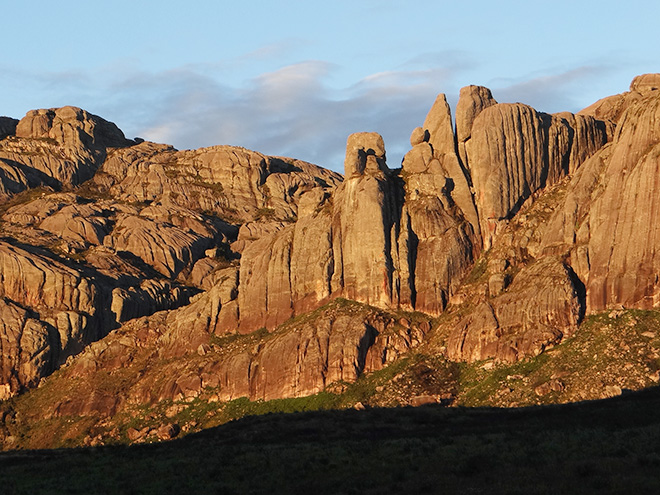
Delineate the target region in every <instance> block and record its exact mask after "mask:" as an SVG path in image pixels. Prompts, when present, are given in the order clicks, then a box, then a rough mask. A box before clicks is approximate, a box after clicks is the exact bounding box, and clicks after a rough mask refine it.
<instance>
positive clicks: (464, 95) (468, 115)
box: [456, 86, 497, 169]
mask: <svg viewBox="0 0 660 495" xmlns="http://www.w3.org/2000/svg"><path fill="white" fill-rule="evenodd" d="M496 104H497V101H495V98H493V95H492V93H491V92H490V89H488V88H484V87H483V86H465V87H463V88H461V91H460V95H459V97H458V103H457V105H456V147H457V148H458V154H459V156H460V158H461V162H462V163H463V166H464V167H465V168H466V169H469V165H470V164H469V163H468V157H467V152H466V151H465V143H466V142H467V141H468V139H470V137H471V136H472V124H474V119H476V118H477V116H478V115H479V114H480V113H481V112H482V111H483V110H484V109H486V108H488V107H490V106H493V105H496Z"/></svg>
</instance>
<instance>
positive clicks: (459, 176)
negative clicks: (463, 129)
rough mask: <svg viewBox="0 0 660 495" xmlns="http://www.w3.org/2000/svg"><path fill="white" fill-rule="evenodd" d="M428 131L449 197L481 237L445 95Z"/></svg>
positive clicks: (426, 123)
mask: <svg viewBox="0 0 660 495" xmlns="http://www.w3.org/2000/svg"><path fill="white" fill-rule="evenodd" d="M457 123H458V116H457ZM424 129H427V130H428V132H429V140H428V141H429V144H430V145H431V148H432V152H433V158H435V159H436V160H437V161H438V162H439V163H440V166H441V167H442V170H443V171H444V175H445V177H446V178H447V182H446V186H445V188H446V191H447V193H448V194H449V196H450V197H451V198H452V200H453V201H454V203H456V205H457V206H458V208H459V209H460V210H461V212H462V213H463V216H464V217H465V218H466V219H467V221H468V222H470V224H471V225H472V228H473V230H474V231H475V232H477V233H478V232H479V222H478V217H477V211H476V209H475V203H474V199H473V197H472V191H471V188H470V184H471V182H470V176H469V173H468V172H467V170H466V168H464V162H463V163H461V160H460V159H459V157H458V154H457V148H456V145H457V143H456V138H455V135H454V130H453V127H452V119H451V110H450V109H449V104H448V103H447V99H446V97H445V95H444V94H440V95H438V97H437V98H436V100H435V103H434V104H433V106H432V107H431V110H429V113H428V114H427V115H426V119H425V120H424ZM413 150H414V148H413ZM432 173H435V172H432ZM409 187H410V186H409Z"/></svg>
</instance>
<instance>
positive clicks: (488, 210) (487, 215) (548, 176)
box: [466, 103, 607, 248]
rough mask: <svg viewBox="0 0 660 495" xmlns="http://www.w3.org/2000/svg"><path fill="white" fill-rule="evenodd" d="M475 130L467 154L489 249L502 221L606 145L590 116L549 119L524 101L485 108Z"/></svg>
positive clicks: (603, 134) (604, 135) (600, 128)
mask: <svg viewBox="0 0 660 495" xmlns="http://www.w3.org/2000/svg"><path fill="white" fill-rule="evenodd" d="M471 132H472V135H471V138H470V139H469V140H468V141H467V142H466V152H467V160H468V163H469V164H470V173H471V175H472V183H473V186H474V191H475V203H476V205H477V210H478V212H479V220H480V225H481V234H482V237H483V243H484V247H485V248H488V247H490V246H491V244H492V241H493V237H494V235H495V234H496V231H497V226H498V223H499V222H500V221H501V220H504V219H507V218H510V217H511V216H512V215H514V214H515V213H516V212H517V211H518V210H519V209H520V207H521V205H522V204H523V203H524V202H525V201H526V200H527V199H528V198H529V197H530V196H531V195H532V194H533V193H534V192H536V191H538V190H539V189H541V188H542V187H545V186H546V185H550V184H553V183H555V182H556V181H557V180H559V179H560V178H561V177H564V176H565V175H567V174H568V173H570V172H572V171H574V170H575V169H576V168H577V167H578V165H579V164H580V163H581V162H582V161H583V160H584V159H586V158H587V157H588V156H590V155H591V154H593V153H594V152H595V151H596V150H597V149H599V148H600V147H601V146H602V145H603V144H605V142H606V141H607V128H606V126H605V124H603V123H602V122H599V121H596V120H595V119H593V118H591V117H583V116H573V115H570V114H560V115H558V116H550V115H547V114H540V113H538V112H536V111H535V110H534V109H532V108H531V107H529V106H527V105H522V104H519V103H516V104H497V105H493V106H490V107H488V108H486V109H485V110H483V111H482V112H481V113H480V114H479V115H478V116H477V117H476V119H475V120H474V124H473V126H472V131H471Z"/></svg>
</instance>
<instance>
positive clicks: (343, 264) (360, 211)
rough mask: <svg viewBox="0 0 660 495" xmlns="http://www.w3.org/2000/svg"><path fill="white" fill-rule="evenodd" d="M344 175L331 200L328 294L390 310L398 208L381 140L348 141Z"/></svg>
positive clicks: (355, 137)
mask: <svg viewBox="0 0 660 495" xmlns="http://www.w3.org/2000/svg"><path fill="white" fill-rule="evenodd" d="M344 169H345V176H346V180H345V181H344V183H343V184H342V185H341V187H340V189H339V190H338V191H337V193H336V195H335V199H334V210H333V224H332V227H333V228H332V236H333V239H332V246H333V259H334V269H333V272H332V281H331V284H332V285H331V289H332V292H333V293H338V294H342V295H343V296H344V297H346V298H348V299H353V300H356V301H360V302H364V303H367V304H371V305H374V306H377V307H381V308H387V307H390V306H391V305H392V304H393V303H394V305H396V303H397V302H396V296H397V295H396V293H395V290H394V285H393V269H392V268H393V247H392V246H393V242H392V241H393V239H396V227H397V222H398V204H397V197H396V194H397V192H396V190H395V189H394V184H393V182H392V180H391V178H390V171H389V169H388V168H387V165H386V163H385V145H384V144H383V139H382V137H381V136H380V135H378V134H376V133H357V134H352V135H351V136H349V138H348V143H347V145H346V160H345V162H344Z"/></svg>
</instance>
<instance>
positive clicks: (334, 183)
mask: <svg viewBox="0 0 660 495" xmlns="http://www.w3.org/2000/svg"><path fill="white" fill-rule="evenodd" d="M454 113H455V115H454V117H452V113H451V109H450V107H449V105H448V103H447V99H446V97H445V95H444V94H440V95H439V96H438V97H437V99H436V100H435V102H434V103H433V105H432V106H431V108H430V111H429V113H428V115H427V116H426V119H425V121H424V122H423V123H422V125H421V126H420V127H418V128H416V129H414V130H412V133H411V137H410V144H411V149H410V151H409V152H408V153H407V154H406V155H405V157H404V159H403V162H402V163H401V166H400V167H398V168H396V167H390V166H389V165H388V163H387V157H386V149H385V143H384V142H383V139H382V137H381V136H380V135H379V134H377V133H375V132H362V133H356V134H352V135H350V136H349V137H348V140H347V146H346V158H345V162H344V174H343V176H342V175H341V174H338V173H336V172H333V171H331V170H328V169H324V168H322V167H319V166H317V165H314V164H310V163H306V162H304V161H301V160H296V159H294V158H286V157H273V156H266V155H263V154H261V153H258V152H255V151H250V150H247V149H243V148H238V147H232V146H214V147H210V148H202V149H197V150H184V151H179V150H176V149H174V148H173V147H172V146H169V145H164V144H157V143H152V142H148V141H144V140H142V139H140V138H135V139H127V138H126V137H125V136H124V134H123V133H122V131H121V130H120V129H119V128H118V127H117V126H116V125H115V124H113V123H110V122H108V121H106V120H104V119H103V118H101V117H98V116H95V115H92V114H90V113H88V112H86V111H85V110H82V109H79V108H76V107H63V108H55V109H45V110H34V111H31V112H28V114H27V115H26V116H25V117H23V118H22V119H21V120H16V119H11V118H8V117H2V118H0V138H1V139H0V296H1V297H0V315H1V317H0V351H1V352H0V399H2V400H1V401H0V441H2V446H3V449H7V450H9V449H25V448H51V447H61V446H82V445H103V444H115V443H143V442H152V441H155V440H158V439H160V440H166V439H171V438H174V437H177V436H180V435H182V434H186V433H189V432H195V431H198V430H201V429H204V428H207V427H210V426H216V425H219V424H222V423H224V422H226V421H228V420H230V419H234V418H238V417H241V416H244V415H246V414H257V413H260V412H277V411H297V410H307V409H344V408H356V409H365V408H366V409H369V408H374V407H384V406H387V407H393V406H405V405H413V406H420V405H426V404H439V405H441V406H473V405H488V406H506V407H513V406H524V405H533V404H549V403H562V402H575V401H583V400H590V399H601V398H606V397H613V396H617V395H621V394H623V393H625V392H626V391H628V390H640V389H643V388H647V387H651V386H654V385H655V384H657V382H658V381H660V313H658V312H657V311H656V308H657V307H658V305H659V304H660V278H659V274H660V254H659V256H658V258H656V256H655V254H656V251H658V252H659V253H660V227H658V226H660V218H659V215H660V212H659V209H658V208H656V207H655V204H656V202H657V201H656V199H657V196H658V193H660V179H659V177H660V74H645V75H642V76H637V77H636V78H634V79H633V81H632V83H631V85H630V91H628V92H625V93H623V94H619V95H614V96H610V97H606V98H604V99H602V100H600V101H598V102H596V103H594V104H593V105H591V106H589V107H588V108H586V109H584V110H582V111H580V112H578V113H577V114H571V113H568V112H564V113H558V114H552V115H550V114H546V113H542V112H538V111H536V110H534V109H533V108H531V107H530V106H528V105H524V104H521V103H515V104H509V103H498V102H497V101H495V99H494V98H493V96H492V94H491V92H490V91H489V90H488V89H487V88H485V87H481V86H468V87H465V88H463V89H461V92H460V97H459V100H458V104H457V106H456V109H455V112H454Z"/></svg>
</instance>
